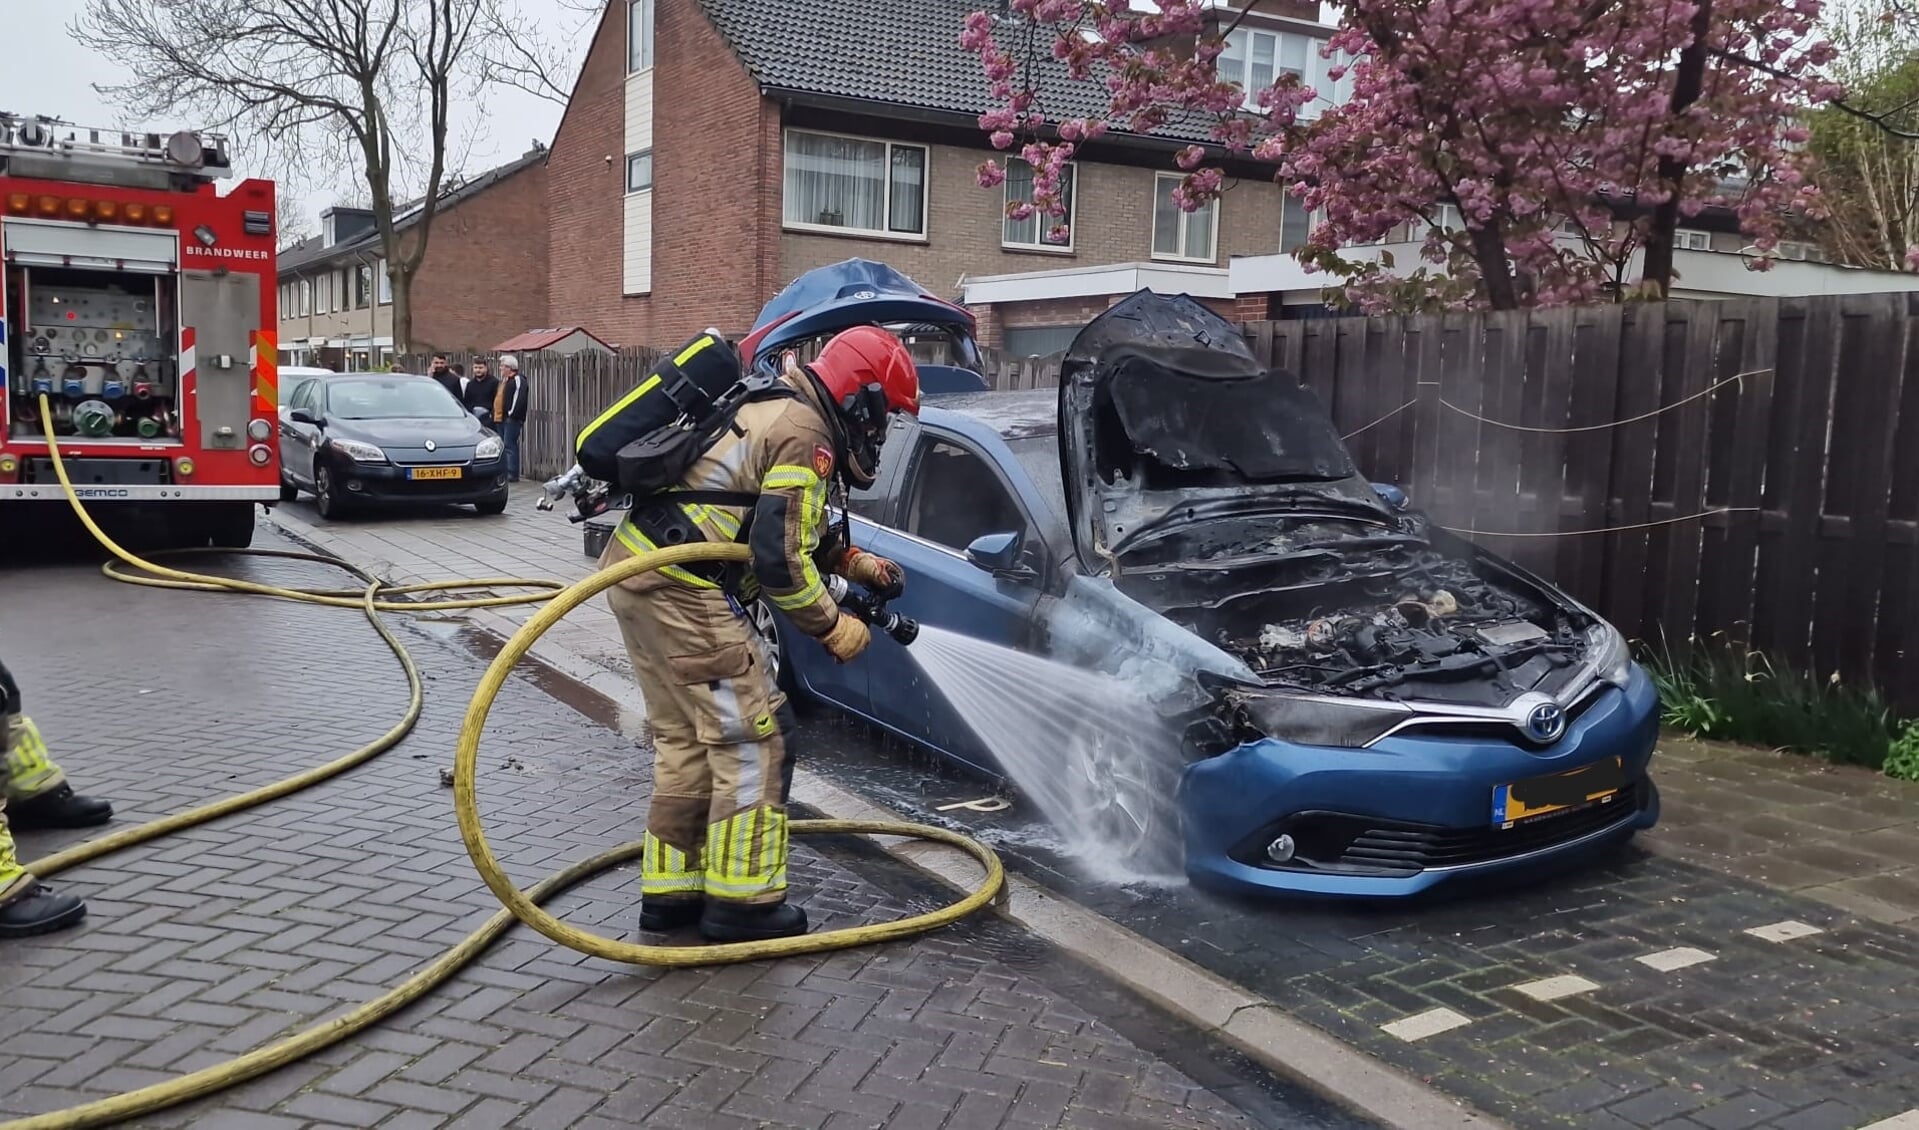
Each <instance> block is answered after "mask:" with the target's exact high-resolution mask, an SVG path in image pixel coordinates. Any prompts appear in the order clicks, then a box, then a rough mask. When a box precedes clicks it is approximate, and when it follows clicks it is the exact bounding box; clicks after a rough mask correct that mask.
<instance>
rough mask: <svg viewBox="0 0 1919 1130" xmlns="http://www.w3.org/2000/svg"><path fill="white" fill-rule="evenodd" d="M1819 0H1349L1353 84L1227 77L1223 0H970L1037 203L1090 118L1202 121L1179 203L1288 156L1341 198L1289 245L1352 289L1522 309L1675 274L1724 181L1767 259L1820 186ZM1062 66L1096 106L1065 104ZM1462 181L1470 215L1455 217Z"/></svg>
mask: <svg viewBox="0 0 1919 1130" xmlns="http://www.w3.org/2000/svg"><path fill="white" fill-rule="evenodd" d="M1146 9H1149V10H1146ZM1819 13H1820V0H1351V2H1350V3H1348V4H1347V5H1346V6H1345V7H1344V8H1343V9H1342V11H1341V16H1340V22H1339V24H1338V27H1337V29H1336V30H1335V32H1334V33H1333V35H1332V37H1331V39H1330V40H1329V41H1328V42H1327V44H1326V46H1325V48H1324V50H1323V54H1324V55H1325V56H1326V57H1327V58H1328V60H1330V65H1329V66H1328V67H1327V68H1326V72H1327V74H1328V76H1329V77H1330V79H1331V80H1333V81H1334V82H1340V81H1342V80H1344V82H1345V83H1346V84H1348V85H1349V86H1350V93H1349V94H1348V95H1347V97H1345V98H1344V99H1343V100H1342V101H1339V102H1337V103H1333V102H1330V101H1329V99H1328V95H1329V94H1330V93H1331V92H1330V91H1323V90H1315V89H1312V88H1310V87H1308V86H1307V85H1305V84H1304V83H1303V82H1302V81H1301V80H1300V78H1299V77H1298V76H1296V75H1293V74H1289V73H1282V74H1281V75H1280V77H1279V78H1278V79H1277V81H1275V82H1274V83H1273V85H1272V86H1270V87H1268V88H1266V89H1261V90H1251V91H1248V90H1244V89H1242V88H1241V87H1240V86H1238V85H1235V84H1234V83H1231V82H1226V81H1223V80H1222V78H1221V74H1220V68H1219V60H1220V55H1221V53H1222V52H1223V51H1224V50H1225V48H1226V37H1227V36H1228V35H1229V34H1230V32H1231V31H1232V30H1233V29H1234V27H1235V26H1236V24H1237V23H1238V21H1239V20H1241V19H1243V18H1244V14H1245V13H1244V12H1243V11H1236V10H1234V9H1231V8H1227V7H1225V6H1223V5H1220V4H1219V3H1218V2H1217V0H1157V3H1155V4H1151V5H1143V4H1139V3H1132V4H1129V3H1128V2H1127V0H1009V3H1008V4H1007V5H1006V6H1005V9H1004V10H1003V11H999V12H987V11H981V12H975V13H973V14H972V15H970V16H969V17H968V18H967V20H966V24H965V27H964V30H963V33H962V34H961V37H960V43H961V46H962V47H963V48H964V49H965V50H967V51H970V52H972V53H974V54H977V55H979V56H980V59H981V62H982V65H983V67H984V70H985V74H986V78H987V81H988V84H989V88H990V91H991V95H992V98H993V102H994V106H993V109H991V110H990V111H989V112H987V113H985V114H983V115H981V117H980V126H981V128H982V129H983V130H985V131H987V132H988V133H989V134H990V136H991V140H992V144H993V145H994V146H995V147H996V148H998V149H1001V150H1014V151H1016V152H1017V154H1018V156H1019V157H1020V158H1022V159H1023V160H1025V161H1026V162H1027V163H1028V164H1030V165H1031V166H1032V168H1033V195H1032V199H1031V200H1030V201H1025V202H1019V201H1016V202H1014V203H1013V204H1012V205H1011V206H1010V207H1011V212H1012V214H1014V215H1016V216H1017V217H1018V218H1024V217H1025V216H1027V215H1031V214H1033V213H1034V212H1037V213H1040V214H1042V215H1043V216H1046V217H1051V218H1052V219H1053V220H1054V222H1055V225H1054V226H1055V227H1056V228H1057V227H1058V226H1059V225H1060V224H1062V223H1063V220H1064V217H1065V215H1066V201H1065V199H1064V197H1063V193H1062V173H1063V171H1064V169H1065V166H1066V163H1067V162H1068V161H1070V160H1071V159H1072V158H1073V156H1074V154H1075V153H1076V152H1077V151H1078V149H1079V147H1080V146H1081V145H1082V144H1084V143H1086V142H1087V141H1090V140H1093V139H1097V138H1099V137H1100V136H1101V135H1102V134H1104V133H1106V132H1108V131H1109V130H1115V129H1123V130H1128V131H1131V132H1134V133H1153V134H1159V135H1162V136H1172V137H1175V138H1179V139H1182V140H1190V141H1191V142H1192V144H1189V145H1187V146H1186V147H1185V148H1184V149H1182V150H1181V151H1180V152H1179V153H1178V154H1177V156H1176V158H1175V161H1176V164H1177V165H1178V167H1179V168H1180V169H1181V170H1183V171H1184V172H1185V173H1186V175H1185V177H1184V179H1183V181H1182V182H1181V184H1180V186H1179V189H1178V190H1177V192H1176V193H1175V201H1176V202H1177V203H1178V205H1179V206H1180V207H1181V208H1183V209H1186V210H1189V211H1190V210H1192V209H1194V208H1197V207H1200V206H1202V205H1203V204H1204V203H1205V202H1206V201H1208V200H1211V199H1213V198H1215V197H1217V196H1218V195H1219V194H1220V192H1221V191H1222V189H1223V188H1224V187H1225V186H1226V177H1225V174H1224V170H1223V168H1222V164H1221V162H1222V160H1223V159H1224V158H1226V157H1228V156H1232V157H1236V158H1239V159H1241V160H1250V161H1255V162H1259V163H1262V164H1263V165H1266V166H1270V167H1271V168H1272V170H1273V175H1274V176H1275V178H1276V179H1277V180H1278V181H1279V182H1280V183H1281V184H1282V185H1283V186H1285V187H1286V189H1287V190H1288V191H1290V192H1292V193H1293V194H1294V196H1295V197H1296V198H1297V199H1298V200H1299V201H1300V203H1301V204H1302V205H1303V206H1304V207H1306V208H1308V209H1312V210H1315V211H1316V212H1317V213H1318V214H1320V215H1321V216H1323V217H1324V218H1323V221H1322V222H1321V223H1320V224H1319V225H1318V227H1317V228H1315V230H1314V231H1313V232H1312V235H1311V237H1310V239H1309V240H1308V241H1307V243H1306V245H1305V246H1304V247H1302V248H1300V249H1299V251H1297V252H1296V253H1295V254H1297V255H1298V256H1299V257H1300V258H1301V260H1302V261H1303V262H1305V263H1306V264H1308V266H1309V267H1311V268H1313V269H1316V270H1320V271H1324V272H1326V273H1327V275H1328V278H1329V282H1330V283H1331V286H1330V287H1329V290H1330V292H1331V294H1332V297H1333V298H1334V300H1335V301H1338V302H1341V303H1345V304H1349V305H1353V306H1357V307H1358V308H1360V309H1363V310H1368V311H1381V310H1418V309H1431V308H1434V307H1437V306H1479V307H1491V308H1494V309H1513V308H1517V307H1520V306H1525V305H1553V304H1564V303H1572V302H1581V301H1590V300H1592V299H1594V298H1596V297H1599V296H1601V295H1603V294H1611V295H1613V296H1615V297H1632V296H1645V297H1662V296H1664V295H1665V294H1666V293H1668V291H1669V290H1670V288H1671V286H1672V284H1673V282H1674V279H1675V277H1676V276H1675V271H1674V268H1673V233H1674V231H1675V229H1676V228H1677V227H1678V226H1679V224H1680V222H1681V221H1682V220H1684V219H1688V218H1691V217H1693V216H1696V215H1697V214H1699V213H1700V212H1701V211H1703V210H1705V209H1706V208H1708V207H1722V208H1726V209H1729V210H1730V211H1731V212H1733V213H1734V214H1735V215H1736V216H1737V218H1738V222H1739V225H1740V227H1741V229H1742V230H1743V231H1744V232H1745V233H1746V235H1747V236H1748V238H1749V239H1750V241H1751V243H1752V245H1753V247H1754V248H1755V250H1756V251H1757V252H1758V254H1757V255H1755V256H1753V257H1752V258H1750V259H1749V265H1750V266H1752V267H1754V268H1756V269H1765V268H1766V267H1768V266H1770V263H1771V259H1770V257H1769V255H1768V253H1769V252H1770V251H1771V250H1772V249H1773V248H1774V247H1775V245H1776V243H1777V241H1778V238H1779V235H1780V232H1781V228H1782V224H1784V223H1785V222H1786V221H1787V220H1788V219H1789V218H1790V217H1792V216H1794V215H1815V216H1816V215H1818V214H1819V212H1820V208H1821V201H1820V197H1819V192H1818V189H1817V188H1816V187H1815V186H1814V185H1813V183H1812V182H1811V181H1810V180H1809V178H1808V177H1807V175H1806V166H1807V158H1806V156H1805V154H1804V152H1803V148H1802V143H1803V142H1804V141H1805V139H1806V131H1805V129H1804V127H1803V125H1802V124H1801V119H1802V117H1803V115H1804V113H1805V112H1806V111H1807V110H1808V109H1809V108H1810V107H1812V106H1815V105H1817V104H1819V103H1821V102H1825V101H1829V100H1832V99H1834V98H1837V97H1838V96H1839V95H1840V93H1841V91H1840V89H1839V87H1838V86H1837V85H1836V84H1834V83H1832V82H1831V81H1829V80H1828V79H1827V78H1826V77H1825V76H1824V75H1823V73H1822V68H1823V67H1824V66H1825V65H1826V64H1827V63H1828V62H1830V60H1831V59H1832V55H1833V49H1832V47H1831V46H1830V45H1829V44H1828V43H1826V42H1825V41H1824V40H1823V39H1822V38H1820V37H1819V35H1818V34H1817V21H1818V18H1819ZM1061 91H1071V92H1074V93H1075V94H1077V95H1078V97H1079V105H1078V106H1077V107H1074V108H1076V109H1078V111H1079V112H1078V113H1077V114H1076V115H1073V116H1068V114H1067V113H1066V111H1064V110H1061V109H1056V108H1055V107H1054V106H1053V105H1050V104H1049V99H1052V100H1053V101H1061V100H1062V99H1063V98H1064V97H1066V96H1064V95H1061V94H1060V93H1059V92H1061ZM1089 93H1090V94H1091V97H1090V98H1089V97H1088V95H1089ZM1101 103H1103V105H1100V104H1101ZM1089 105H1090V106H1094V107H1095V109H1094V110H1093V112H1090V113H1089V112H1086V107H1087V106H1089ZM1309 105H1310V106H1312V107H1313V109H1315V110H1316V111H1317V113H1316V114H1315V113H1305V112H1303V111H1304V110H1305V108H1306V107H1308V106H1309ZM1003 177H1004V168H1003V166H1002V165H1001V164H1000V162H998V161H988V162H986V163H985V164H983V165H982V166H981V167H980V169H979V180H980V183H981V184H982V185H988V186H991V185H996V184H998V183H1000V182H1001V180H1002V178H1003ZM1448 205H1450V206H1451V208H1452V209H1453V210H1455V212H1456V214H1457V216H1458V217H1459V218H1460V222H1459V223H1458V224H1441V223H1437V222H1436V221H1438V220H1439V219H1440V217H1441V214H1442V209H1444V208H1445V207H1446V206H1448ZM1408 229H1410V230H1411V231H1413V232H1424V241H1423V243H1422V244H1421V245H1420V247H1419V253H1418V259H1419V260H1420V262H1419V263H1418V264H1417V265H1409V268H1410V269H1402V268H1401V267H1400V265H1398V264H1395V263H1393V262H1392V261H1391V257H1390V255H1388V254H1386V253H1384V252H1383V251H1382V250H1380V249H1378V248H1375V247H1370V246H1366V245H1368V244H1373V243H1377V242H1379V241H1382V240H1384V239H1386V238H1388V237H1389V236H1393V235H1395V234H1397V233H1400V232H1404V231H1407V230H1408Z"/></svg>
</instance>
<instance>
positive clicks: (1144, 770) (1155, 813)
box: [1062, 728, 1179, 869]
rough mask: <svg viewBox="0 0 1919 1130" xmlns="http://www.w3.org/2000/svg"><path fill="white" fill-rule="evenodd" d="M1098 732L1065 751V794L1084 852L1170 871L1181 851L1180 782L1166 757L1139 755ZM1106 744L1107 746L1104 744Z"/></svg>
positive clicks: (1150, 753)
mask: <svg viewBox="0 0 1919 1130" xmlns="http://www.w3.org/2000/svg"><path fill="white" fill-rule="evenodd" d="M1115 737H1116V736H1115V735H1102V734H1101V733H1100V732H1099V731H1098V730H1097V728H1096V729H1095V730H1094V731H1093V732H1092V733H1089V734H1087V735H1086V736H1085V737H1083V738H1081V739H1080V740H1077V741H1075V742H1073V744H1072V747H1071V748H1070V749H1068V750H1067V751H1066V754H1067V756H1066V758H1065V759H1064V760H1065V762H1066V763H1065V765H1064V766H1063V767H1062V769H1063V771H1064V772H1065V774H1066V777H1067V780H1066V782H1065V783H1066V786H1067V788H1066V791H1067V793H1068V795H1069V796H1071V797H1072V798H1073V809H1074V811H1075V812H1076V813H1077V816H1076V822H1077V823H1079V824H1081V827H1079V828H1077V829H1074V831H1075V832H1076V833H1077V834H1078V835H1077V837H1076V838H1080V839H1081V841H1082V844H1083V846H1084V847H1086V848H1087V849H1089V850H1092V851H1096V852H1098V853H1100V854H1101V855H1103V856H1105V857H1106V858H1109V859H1116V860H1119V861H1122V862H1125V861H1151V862H1152V864H1153V869H1159V868H1160V867H1164V866H1167V865H1170V863H1171V862H1172V861H1173V859H1174V858H1176V855H1177V852H1178V849H1179V833H1178V829H1179V822H1178V819H1177V818H1176V816H1175V814H1174V810H1173V800H1172V798H1173V796H1174V794H1175V792H1176V790H1177V788H1178V780H1177V777H1176V774H1175V772H1174V770H1173V766H1172V764H1171V763H1170V762H1169V761H1168V760H1167V758H1166V757H1165V756H1164V751H1157V750H1145V751H1143V750H1140V749H1138V748H1137V747H1134V746H1132V745H1131V744H1130V743H1127V742H1124V741H1116V740H1114V739H1115ZM1102 738H1104V740H1102Z"/></svg>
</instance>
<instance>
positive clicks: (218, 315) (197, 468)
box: [0, 114, 280, 546]
mask: <svg viewBox="0 0 1919 1130" xmlns="http://www.w3.org/2000/svg"><path fill="white" fill-rule="evenodd" d="M230 173H231V170H230V167H229V166H228V161H227V154H226V145H225V141H224V140H223V139H221V138H217V137H202V136H199V135H196V134H192V133H186V132H182V133H176V134H173V135H171V136H170V137H164V138H163V137H160V136H159V135H155V134H127V133H123V132H120V131H117V130H115V131H106V130H90V129H81V128H77V127H72V126H69V125H67V124H65V123H59V122H54V121H51V120H48V119H28V118H20V117H16V116H11V115H6V114H0V529H4V528H5V526H6V522H7V512H8V511H9V510H16V511H17V510H18V508H21V507H31V506H36V505H40V504H43V503H48V502H57V501H59V500H61V499H63V497H64V494H63V492H62V490H61V487H60V483H59V480H58V478H57V477H56V476H55V474H54V471H53V466H52V461H51V460H50V459H49V458H48V457H47V434H48V429H51V432H52V435H53V437H54V439H56V440H57V441H58V443H59V446H60V454H61V457H62V459H63V460H64V461H65V463H66V466H67V469H68V473H69V476H70V477H71V478H72V480H73V483H74V486H75V488H76V490H77V493H78V494H79V496H80V497H81V498H82V499H83V500H85V501H87V502H88V503H89V505H90V506H91V505H93V504H96V503H97V504H101V505H103V506H105V507H109V508H113V509H118V508H123V507H124V508H133V507H137V508H141V509H147V508H154V509H162V508H163V509H164V513H163V515H162V517H163V518H164V523H165V525H166V527H167V528H168V531H169V534H170V535H172V536H175V537H178V536H182V535H184V540H186V541H187V542H189V543H197V544H206V543H207V542H209V541H210V542H212V543H213V544H215V545H223V546H244V545H246V544H247V543H248V541H250V540H251V538H252V531H253V520H254V516H255V514H256V513H257V511H258V504H259V503H271V502H274V501H276V500H277V499H278V498H279V490H278V487H279V469H280V458H279V435H278V432H279V428H278V399H279V394H278V391H277V388H278V381H277V374H276V368H275V330H276V329H277V327H278V324H279V323H278V314H277V311H276V308H275V296H276V292H277V289H278V288H277V286H276V278H275V272H274V230H273V229H274V189H273V184H272V183H271V182H270V181H263V180H247V181H243V182H241V183H240V184H238V185H236V186H234V187H233V188H232V189H231V190H230V191H229V192H227V193H226V194H225V195H221V194H220V193H219V192H218V191H217V189H216V187H215V185H214V181H215V180H216V179H218V178H221V177H226V176H229V175H230ZM42 395H44V396H45V397H46V398H47V400H48V401H49V405H50V409H51V411H50V418H48V419H42V418H41V411H40V404H39V401H40V397H41V396H42Z"/></svg>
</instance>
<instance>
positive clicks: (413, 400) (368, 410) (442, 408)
mask: <svg viewBox="0 0 1919 1130" xmlns="http://www.w3.org/2000/svg"><path fill="white" fill-rule="evenodd" d="M326 403H327V415H329V416H337V417H339V418H340V419H342V420H393V419H400V418H407V419H428V420H451V419H457V418H458V417H461V416H464V415H466V408H465V407H464V406H463V405H461V403H460V402H459V401H458V400H457V399H455V398H454V396H453V394H452V393H450V392H448V391H447V390H446V389H444V388H442V387H441V386H440V383H439V382H438V381H433V380H426V379H422V378H419V377H392V378H388V379H385V380H364V381H332V382H329V383H328V384H327V390H326Z"/></svg>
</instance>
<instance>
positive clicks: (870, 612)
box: [826, 576, 920, 647]
mask: <svg viewBox="0 0 1919 1130" xmlns="http://www.w3.org/2000/svg"><path fill="white" fill-rule="evenodd" d="M826 591H827V592H828V593H830V594H831V595H832V597H833V601H834V603H836V604H838V605H839V606H840V607H841V608H844V609H845V610H846V611H847V612H848V613H850V614H852V615H854V616H858V617H859V618H860V619H861V620H864V621H866V623H867V624H868V625H869V626H870V627H872V628H874V629H876V630H878V631H881V632H884V633H886V634H887V635H889V636H891V637H893V642H894V643H897V644H899V645H900V646H901V647H911V646H912V645H913V641H914V640H916V639H919V638H920V624H919V621H918V620H915V619H913V618H912V617H911V616H906V615H903V614H901V613H898V612H893V611H890V610H888V609H887V607H886V602H885V601H883V600H881V599H880V598H879V597H876V596H870V595H862V594H859V593H855V592H853V591H852V590H851V589H850V588H848V587H847V584H846V578H845V577H841V576H829V577H827V578H826Z"/></svg>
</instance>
